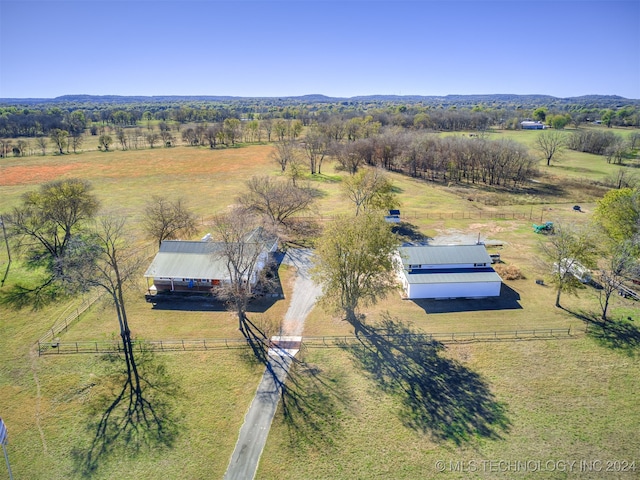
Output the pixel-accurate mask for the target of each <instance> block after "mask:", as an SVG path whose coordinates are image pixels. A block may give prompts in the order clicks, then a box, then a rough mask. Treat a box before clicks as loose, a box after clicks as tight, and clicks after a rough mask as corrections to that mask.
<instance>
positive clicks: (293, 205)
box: [238, 176, 314, 226]
mask: <svg viewBox="0 0 640 480" xmlns="http://www.w3.org/2000/svg"><path fill="white" fill-rule="evenodd" d="M246 186H247V189H246V191H245V192H244V193H243V195H242V197H240V198H238V202H239V204H240V205H242V206H244V207H245V208H246V209H247V210H249V211H251V212H253V213H257V214H259V215H262V216H264V217H266V218H267V219H268V220H269V222H270V223H271V224H272V225H274V226H277V225H284V226H286V224H287V220H288V219H290V218H291V217H292V216H293V215H296V214H298V213H300V212H303V211H305V210H307V209H308V208H309V207H310V206H311V204H312V203H313V201H314V197H313V195H312V193H311V192H310V191H309V190H308V189H304V188H300V187H297V186H296V185H294V184H293V182H290V181H286V180H275V179H273V178H271V177H267V176H262V177H252V178H251V179H250V180H249V181H247V183H246Z"/></svg>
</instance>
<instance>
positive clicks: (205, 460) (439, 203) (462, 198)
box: [0, 132, 640, 479]
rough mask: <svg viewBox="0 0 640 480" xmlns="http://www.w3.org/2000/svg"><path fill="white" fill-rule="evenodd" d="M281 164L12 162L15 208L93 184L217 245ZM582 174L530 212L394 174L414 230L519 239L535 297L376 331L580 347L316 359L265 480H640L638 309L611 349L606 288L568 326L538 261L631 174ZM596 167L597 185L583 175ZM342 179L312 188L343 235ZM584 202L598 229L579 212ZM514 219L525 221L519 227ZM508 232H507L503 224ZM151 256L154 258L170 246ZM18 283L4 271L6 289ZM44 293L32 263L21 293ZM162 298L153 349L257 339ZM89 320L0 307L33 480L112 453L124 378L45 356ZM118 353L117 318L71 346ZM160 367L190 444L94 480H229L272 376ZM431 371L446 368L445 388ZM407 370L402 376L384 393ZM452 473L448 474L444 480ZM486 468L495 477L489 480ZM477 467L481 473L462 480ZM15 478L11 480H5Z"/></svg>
mask: <svg viewBox="0 0 640 480" xmlns="http://www.w3.org/2000/svg"><path fill="white" fill-rule="evenodd" d="M519 133H523V134H526V135H528V134H529V133H531V132H509V133H508V134H507V133H504V132H503V133H496V134H495V135H496V136H497V135H502V134H504V135H510V136H513V138H514V139H515V140H518V141H520V140H522V139H523V138H524V137H522V136H520V135H518V134H519ZM523 141H524V142H525V143H527V142H530V139H525V140H523ZM270 151H271V147H269V146H254V147H247V148H239V149H227V150H219V151H210V150H208V149H197V148H186V147H176V148H172V149H153V150H141V151H127V152H120V151H116V152H111V153H102V152H86V153H83V154H79V155H65V156H45V157H27V158H16V159H13V158H11V159H5V160H3V163H2V164H1V165H0V195H1V198H2V199H3V201H2V209H3V210H5V209H8V208H10V207H11V206H12V205H16V204H17V203H18V201H19V196H20V194H21V193H23V192H25V191H28V190H30V189H33V188H37V185H38V184H39V183H41V182H44V181H48V180H53V179H57V178H68V177H74V176H79V177H82V178H87V179H89V180H90V181H91V182H92V184H93V185H94V187H95V192H96V194H97V195H98V197H99V198H100V200H101V202H102V204H103V208H104V209H105V210H115V211H119V212H121V213H124V214H126V215H127V216H128V217H129V218H130V220H131V223H132V225H134V226H135V225H136V224H137V222H139V220H140V218H141V215H142V212H143V210H144V206H145V204H146V202H147V201H149V199H150V198H151V197H152V196H153V195H159V194H167V195H169V196H182V197H184V198H185V199H186V200H187V202H188V204H189V205H190V206H191V207H192V208H193V210H194V211H195V212H197V214H198V215H199V216H200V217H201V233H206V232H207V231H208V230H207V227H208V222H210V220H211V218H212V216H213V215H214V214H215V213H217V212H219V211H222V210H223V209H225V208H226V207H227V206H228V205H229V204H230V203H232V202H233V201H234V199H235V198H236V197H237V196H238V195H239V194H241V192H242V187H243V182H244V180H245V179H246V178H248V177H250V176H251V175H256V174H270V175H277V174H278V166H277V165H276V164H275V163H271V162H270V161H269V152H270ZM559 165H560V163H559ZM562 165H563V167H562V168H560V167H558V168H556V167H554V175H553V176H547V177H542V178H541V180H540V181H541V182H543V186H541V187H540V189H541V192H542V193H540V192H538V194H537V195H536V194H535V193H534V192H528V193H526V194H518V195H514V196H512V197H511V198H510V199H509V200H508V201H500V202H498V201H496V199H499V198H501V197H502V195H503V194H502V193H500V192H491V191H488V190H486V189H468V188H466V187H463V186H451V187H447V186H441V185H432V184H428V183H423V182H421V181H419V180H416V179H410V178H407V177H403V176H400V175H398V174H390V176H391V178H392V180H393V182H394V184H395V185H396V186H397V187H398V189H399V192H400V199H401V201H402V207H401V209H402V211H403V214H405V215H406V218H407V219H408V221H409V222H411V223H412V224H413V225H415V226H416V227H417V228H419V229H420V230H421V231H422V232H423V233H425V234H426V235H430V236H436V235H456V234H465V235H471V236H477V235H478V234H480V235H481V236H482V238H483V239H488V240H500V241H502V242H503V246H502V247H500V248H499V249H496V251H498V252H500V254H501V256H502V260H503V261H504V262H505V263H506V264H509V265H515V266H517V267H518V268H520V270H521V271H522V273H523V274H524V277H525V278H523V279H520V280H513V281H506V282H505V284H506V285H507V286H508V287H509V289H510V290H511V292H512V293H511V296H510V300H509V301H508V302H506V303H503V304H499V305H495V304H490V303H476V304H474V305H471V306H469V304H464V303H462V304H461V303H460V302H445V303H437V302H436V303H434V302H431V303H427V304H416V303H414V302H410V301H405V300H402V299H400V296H399V295H390V296H389V297H388V298H387V299H385V300H384V301H382V302H380V303H378V304H377V305H375V306H372V307H370V308H368V309H366V311H365V313H366V314H367V323H368V324H369V325H371V326H375V325H377V324H379V322H380V321H381V320H382V319H383V318H384V317H385V315H387V314H388V315H390V316H391V317H393V318H394V319H396V320H397V321H398V322H402V323H403V324H407V325H409V327H410V328H411V329H413V330H415V331H420V332H432V333H449V332H461V333H462V332H473V331H495V330H517V329H533V328H566V329H569V328H571V330H572V332H573V337H574V338H572V339H558V340H520V341H502V342H489V343H483V342H476V343H460V344H448V346H447V348H446V349H445V350H444V351H442V352H437V353H434V352H429V351H426V352H425V351H423V350H421V349H420V348H416V349H415V350H412V353H413V354H415V355H417V357H415V358H418V359H419V358H427V359H428V360H429V362H422V363H420V362H417V361H415V359H412V358H413V357H411V356H410V355H401V354H400V353H399V351H398V350H397V349H396V348H395V347H393V346H388V347H389V350H388V351H386V350H385V351H384V352H385V353H386V354H388V355H392V357H393V359H394V361H393V362H388V363H385V362H380V361H379V360H376V359H375V358H374V357H368V356H366V355H365V353H366V352H363V351H358V350H354V349H349V348H326V349H321V348H308V349H304V350H303V351H302V352H301V354H300V357H299V359H300V360H301V363H300V364H299V365H297V366H296V368H295V369H294V371H293V374H292V375H293V378H294V379H295V381H296V382H297V383H296V385H298V386H299V387H298V388H299V390H298V391H297V392H298V393H299V394H300V397H299V403H298V404H297V406H295V405H290V404H287V407H288V408H290V410H286V412H287V415H285V414H284V412H285V410H284V409H283V408H280V410H279V412H278V414H277V416H276V418H275V420H274V423H273V426H272V429H271V432H270V436H269V439H268V442H267V446H266V449H265V451H264V453H263V455H262V457H261V463H260V466H259V470H258V474H257V477H256V478H260V479H282V478H318V479H325V478H326V479H334V478H345V479H347V478H349V479H353V478H380V479H383V478H384V479H386V478H394V479H395V478H404V479H415V478H434V477H437V476H443V477H446V478H467V477H468V476H469V474H471V476H472V477H475V478H636V477H637V476H638V472H639V471H640V456H639V455H638V452H639V451H640V437H639V436H638V426H639V425H640V410H639V409H638V408H637V397H638V395H639V394H640V385H639V384H638V382H637V378H638V377H639V376H640V356H639V355H638V351H639V350H638V349H639V348H640V347H639V346H638V345H640V341H639V339H640V333H638V332H639V327H638V321H639V320H640V316H639V315H638V308H637V304H634V303H633V302H632V301H630V300H625V299H622V298H619V297H615V298H614V299H613V305H612V311H611V312H612V315H613V317H614V318H616V319H618V320H620V319H623V318H627V317H631V318H632V319H633V321H632V322H629V323H628V324H626V323H625V324H624V325H629V326H630V327H629V328H628V329H627V330H624V331H623V330H620V331H618V330H616V331H614V332H612V333H611V335H609V336H607V337H606V338H603V336H602V335H599V334H597V333H598V332H596V333H593V332H592V333H590V334H587V333H585V324H584V322H583V321H582V320H580V319H578V318H576V316H575V315H572V314H571V313H570V312H571V311H573V312H578V313H579V312H597V310H598V301H597V296H596V292H595V291H594V290H593V289H591V288H589V287H587V288H585V289H582V290H580V291H579V295H578V297H569V296H563V300H562V303H563V305H564V306H565V307H566V309H567V310H561V309H556V308H554V307H553V301H554V292H553V290H552V288H551V287H546V286H540V285H536V283H535V279H537V278H540V277H542V276H543V275H544V272H543V271H542V270H540V268H539V267H538V265H537V262H536V257H537V253H536V244H537V242H538V240H539V236H537V235H535V234H534V233H533V231H532V228H531V223H539V221H540V220H541V218H544V220H545V221H546V220H552V221H563V222H577V223H581V222H586V221H588V219H589V217H590V215H589V213H590V211H592V208H593V205H594V203H593V202H595V200H596V199H597V196H596V195H595V194H594V192H593V191H590V190H589V188H590V187H588V186H586V185H584V186H583V185H582V184H581V183H580V182H574V183H572V182H571V181H569V180H570V179H574V180H575V179H576V178H577V177H579V178H582V177H584V178H599V177H600V176H603V175H607V174H609V171H610V170H611V171H612V170H613V168H614V167H613V166H611V165H607V164H606V161H605V160H604V159H602V158H598V159H595V158H591V156H587V155H584V154H576V156H575V157H573V156H567V158H565V159H564V160H563V161H562ZM578 168H584V169H587V170H588V172H586V173H585V172H582V173H585V174H584V175H581V174H575V172H572V170H571V169H578ZM323 171H324V173H325V174H326V175H327V179H326V180H330V181H319V180H315V181H314V180H312V185H313V186H314V187H315V188H317V189H318V190H319V191H320V192H321V193H322V196H321V197H320V201H319V204H318V206H317V209H316V213H317V214H318V215H321V216H322V217H323V218H325V219H326V218H328V217H329V216H331V215H333V214H335V213H340V212H347V211H349V210H350V207H349V206H348V204H347V203H346V202H345V201H344V200H343V199H341V198H340V196H339V182H336V181H333V180H332V179H334V176H339V174H337V173H335V172H334V171H333V168H332V165H331V164H327V165H324V166H323ZM558 184H561V185H563V189H562V191H560V192H559V191H558V190H557V189H554V188H553V187H554V185H558ZM542 190H544V191H542ZM469 198H472V199H473V200H472V201H470V200H469ZM577 202H580V203H581V205H582V206H583V209H584V210H585V211H586V212H587V213H583V214H581V213H576V212H574V211H573V210H572V205H573V204H574V203H577ZM511 212H517V213H519V214H521V215H523V217H518V218H513V217H510V216H509V215H508V214H510V213H511ZM435 213H438V214H440V216H437V217H436V215H435ZM501 213H502V214H505V218H496V217H497V215H498V214H501ZM465 215H466V216H465ZM140 241H141V242H144V241H145V240H140ZM149 249H150V251H153V245H149ZM5 265H6V255H5V253H4V252H3V253H2V254H0V269H1V270H2V271H4V268H5ZM24 275H25V272H24V270H22V268H21V267H20V265H19V263H18V262H15V263H14V265H12V269H11V271H10V274H9V278H8V280H7V283H6V284H5V286H4V287H3V288H7V287H8V286H10V285H11V284H12V282H15V281H16V280H17V279H20V278H21V277H23V276H24ZM292 275H293V272H292V271H291V270H290V269H287V268H285V267H281V269H280V277H281V283H282V286H283V289H284V292H285V298H284V299H282V300H278V301H276V302H275V303H273V305H271V306H270V307H269V308H268V309H266V310H264V311H259V312H251V313H250V318H251V319H252V320H253V321H255V322H256V323H258V324H260V325H263V326H269V328H271V329H273V328H274V327H273V325H277V323H278V321H279V319H281V318H282V316H283V315H284V313H285V312H286V309H287V305H288V298H289V297H290V294H291V287H292V283H291V280H292ZM144 292H145V284H144V282H142V281H141V282H140V285H139V286H138V287H137V288H134V289H132V290H130V291H129V292H128V312H129V317H130V324H131V328H132V331H133V334H134V335H135V336H137V337H139V338H146V339H181V338H184V339H198V338H217V337H225V338H238V337H239V335H240V333H239V332H238V331H237V326H236V321H235V320H234V318H233V316H232V315H231V314H230V313H227V312H225V311H183V310H169V309H167V310H162V309H154V308H152V306H151V305H150V304H147V303H146V302H145V301H144V298H143V295H144ZM75 302H77V301H75ZM74 305H75V303H74V301H70V302H68V303H67V302H61V303H59V304H55V305H51V306H49V307H47V308H45V309H43V310H40V311H36V312H34V311H30V310H24V311H20V312H13V311H9V310H7V309H5V308H4V307H0V308H2V310H0V315H1V320H0V392H1V395H0V415H1V416H2V418H3V420H4V421H5V423H6V424H7V427H8V430H9V444H8V446H7V450H8V454H9V458H10V461H11V465H12V469H13V474H14V477H15V478H33V479H68V478H83V474H82V473H81V472H79V471H78V466H79V465H80V463H79V462H78V460H77V457H76V456H74V452H76V453H78V452H80V454H81V457H80V458H82V453H83V452H86V448H87V445H89V444H90V441H91V439H92V432H91V431H89V430H88V429H87V424H88V423H89V422H90V421H91V420H95V419H96V414H95V412H94V413H92V411H91V407H92V406H95V405H96V402H98V401H99V399H100V395H99V394H100V393H101V392H103V393H104V392H105V391H107V387H108V386H109V385H112V383H110V382H112V378H113V377H112V376H110V374H109V372H110V371H111V370H110V367H109V362H108V361H106V360H105V359H104V358H102V357H100V356H94V355H46V356H42V357H39V356H38V355H37V352H36V350H35V348H34V343H35V342H36V341H37V339H38V338H39V337H40V336H41V335H42V334H43V333H44V332H45V330H46V329H48V328H50V327H51V326H52V325H53V323H55V322H56V320H58V319H59V318H62V317H64V316H65V315H66V314H67V313H68V311H69V310H70V309H72V308H73V307H74ZM620 325H622V324H620ZM276 328H277V327H276ZM351 333H352V331H351V328H350V327H349V326H348V325H347V324H346V323H345V322H344V321H342V320H340V319H339V318H335V317H334V316H332V315H330V314H328V313H327V312H325V311H323V310H322V308H320V307H316V308H315V309H314V310H313V311H312V313H311V314H310V316H309V317H308V318H307V321H306V324H305V331H304V335H305V336H335V335H350V334H351ZM615 333H619V335H618V336H615V335H614V334H615ZM116 334H117V322H116V319H115V314H114V312H113V309H112V308H111V307H110V305H109V304H108V303H107V302H104V301H101V302H98V303H97V304H95V305H94V306H93V307H92V308H91V309H90V310H89V311H88V312H86V313H85V314H83V316H82V317H80V319H79V321H78V322H77V323H75V324H74V325H73V326H72V327H71V328H70V329H69V331H67V332H65V333H63V334H62V335H61V340H63V341H64V340H68V341H82V340H101V339H109V338H112V337H113V336H115V335H116ZM420 355H428V357H420ZM389 358H391V357H389ZM155 362H156V365H163V366H164V367H165V368H166V373H167V376H168V378H169V379H170V381H171V383H172V385H174V386H175V387H177V393H175V394H173V395H172V397H171V398H170V412H171V414H170V415H169V418H168V419H167V420H168V421H170V422H171V424H172V425H174V426H175V428H176V429H177V432H178V434H177V436H176V437H175V440H174V441H173V443H172V444H171V445H170V446H155V447H154V448H150V449H142V450H141V451H140V452H139V453H138V454H137V455H134V454H133V452H129V453H128V454H125V453H123V452H120V453H118V454H114V455H111V456H104V457H102V458H100V461H99V467H98V469H97V470H96V471H95V473H94V474H93V475H91V476H90V478H97V479H115V478H122V479H128V478H145V479H156V478H161V477H165V478H185V479H186V478H188V479H209V478H221V477H222V475H223V474H224V471H225V469H226V467H227V463H228V461H229V458H230V456H231V453H232V451H233V448H234V445H235V442H236V439H237V434H238V431H239V429H240V426H241V424H242V421H243V417H244V414H245V412H246V410H247V408H248V406H249V404H250V402H251V400H252V398H253V396H254V394H255V389H256V387H257V385H258V381H259V378H260V376H261V375H262V372H263V367H261V365H260V364H259V363H258V362H256V361H255V360H253V359H252V356H251V354H250V352H249V351H248V350H247V349H229V350H220V351H195V352H181V353H164V354H157V355H156V358H155ZM430 362H433V365H439V369H437V370H433V369H431V370H430V368H431V365H432V364H431V363H430ZM391 367H392V368H394V369H395V370H394V371H395V372H396V373H397V375H395V376H389V375H383V376H380V375H379V374H380V372H381V371H382V372H384V371H386V370H385V369H388V368H391ZM376 368H378V369H382V370H376ZM434 368H435V367H434ZM409 380H411V381H409ZM403 382H404V383H403ZM411 382H414V383H415V384H417V385H419V386H420V388H421V390H420V391H419V394H420V395H424V397H423V398H425V399H427V400H428V401H425V402H422V403H416V402H415V398H416V395H418V394H416V393H415V392H414V395H413V396H412V395H409V394H408V393H407V390H406V388H405V387H407V385H410V384H411ZM418 396H419V395H418ZM429 407H433V409H430V408H429ZM438 461H443V462H445V463H444V464H442V465H444V470H443V471H442V472H441V471H440V470H441V464H440V463H436V462H438ZM498 461H507V462H525V463H526V462H540V464H541V465H542V466H541V467H540V468H539V470H538V471H536V472H533V471H528V472H525V471H522V470H521V471H518V472H517V473H516V472H514V471H511V472H505V471H500V468H499V467H498V466H496V465H495V464H493V463H491V462H498ZM550 461H551V462H559V461H565V462H571V461H576V462H578V463H577V464H575V465H574V466H573V470H572V471H571V472H561V471H559V469H558V468H556V470H555V471H551V466H555V465H557V464H556V463H549V462H550ZM607 461H611V462H615V461H621V462H624V461H626V462H632V461H635V462H636V471H635V473H634V472H620V471H619V470H621V469H622V466H623V465H622V464H611V465H610V467H611V468H612V469H617V470H618V471H614V472H606V471H592V472H587V471H584V470H585V468H586V467H584V465H583V467H582V469H581V467H580V465H581V464H580V462H587V464H593V462H602V463H601V464H600V465H601V467H602V468H604V469H606V467H607V466H608V465H607V463H606V462H607ZM456 462H460V463H456ZM472 465H473V466H474V468H476V470H475V471H472V470H470V468H471V466H472ZM532 465H535V464H530V466H532ZM461 466H466V468H467V471H466V472H462V471H460V470H459V468H458V467H461ZM543 468H545V469H546V470H543ZM627 468H629V466H628V465H627ZM456 469H458V470H457V471H455V470H456ZM5 473H6V472H5V470H4V467H2V466H0V478H4V477H3V475H5ZM85 476H86V477H88V476H87V475H85Z"/></svg>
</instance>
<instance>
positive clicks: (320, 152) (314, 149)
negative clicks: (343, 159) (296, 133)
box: [302, 126, 328, 175]
mask: <svg viewBox="0 0 640 480" xmlns="http://www.w3.org/2000/svg"><path fill="white" fill-rule="evenodd" d="M302 145H303V149H304V152H305V153H306V155H307V159H308V160H309V168H310V170H311V175H315V174H316V172H317V173H318V174H320V173H322V171H321V170H322V161H323V160H324V157H325V155H327V153H328V139H327V137H326V135H324V133H322V132H321V131H320V129H319V128H318V127H317V126H312V127H310V128H309V130H308V131H307V134H306V136H305V138H304V141H303V144H302Z"/></svg>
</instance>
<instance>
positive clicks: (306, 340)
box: [38, 328, 581, 355]
mask: <svg viewBox="0 0 640 480" xmlns="http://www.w3.org/2000/svg"><path fill="white" fill-rule="evenodd" d="M580 333H581V332H580V331H576V330H575V329H574V330H572V329H571V328H545V329H533V330H508V331H492V332H463V333H459V332H452V333H417V334H403V335H384V334H379V335H378V334H376V335H360V336H356V335H345V336H323V337H302V342H301V344H300V348H336V347H343V346H348V345H355V344H358V343H361V342H362V340H363V339H372V338H376V339H378V340H384V341H387V342H389V343H394V344H396V345H398V346H401V345H416V344H428V343H431V342H434V341H436V342H440V343H444V344H448V343H466V342H495V341H517V340H545V339H546V340H552V339H562V338H577V336H578V335H579V334H580ZM258 341H262V343H263V344H264V346H265V347H273V346H275V344H273V343H272V342H271V341H270V340H269V339H263V340H258ZM254 342H255V340H254ZM132 343H133V347H134V350H139V351H143V350H152V351H155V352H179V351H204V350H212V351H215V350H230V349H238V348H247V347H250V346H251V342H250V341H248V340H247V339H244V338H210V339H181V340H133V342H132ZM122 351H123V344H122V341H121V340H94V341H77V342H72V341H71V342H60V341H57V340H55V339H53V340H48V341H40V340H39V341H38V354H39V355H59V354H80V353H85V354H104V353H120V352H122Z"/></svg>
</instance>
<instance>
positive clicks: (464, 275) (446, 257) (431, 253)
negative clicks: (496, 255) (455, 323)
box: [398, 245, 502, 299]
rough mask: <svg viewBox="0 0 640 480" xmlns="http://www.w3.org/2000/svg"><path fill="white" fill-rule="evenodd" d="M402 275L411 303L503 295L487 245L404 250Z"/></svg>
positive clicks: (500, 281)
mask: <svg viewBox="0 0 640 480" xmlns="http://www.w3.org/2000/svg"><path fill="white" fill-rule="evenodd" d="M398 255H399V257H400V259H401V260H402V268H401V269H400V271H399V272H398V275H399V277H400V280H401V282H402V285H403V288H404V293H405V296H406V298H408V299H420V298H481V297H495V296H499V295H500V288H501V285H502V279H501V278H500V275H498V274H497V273H496V272H495V271H494V270H493V268H491V257H490V256H489V254H488V253H487V251H486V249H485V247H484V245H427V246H411V247H401V248H400V249H398Z"/></svg>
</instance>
